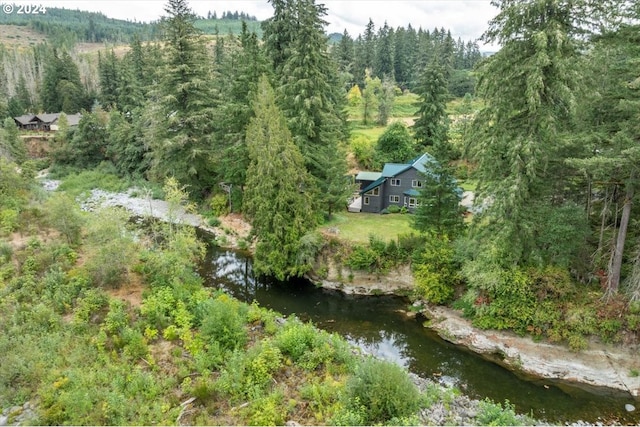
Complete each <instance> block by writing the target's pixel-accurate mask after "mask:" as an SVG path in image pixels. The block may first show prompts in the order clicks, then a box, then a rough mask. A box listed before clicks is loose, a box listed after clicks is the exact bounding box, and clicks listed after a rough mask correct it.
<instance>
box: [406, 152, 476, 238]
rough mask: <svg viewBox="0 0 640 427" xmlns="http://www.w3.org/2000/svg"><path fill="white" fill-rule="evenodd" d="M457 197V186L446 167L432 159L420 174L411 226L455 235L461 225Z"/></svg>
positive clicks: (459, 198)
mask: <svg viewBox="0 0 640 427" xmlns="http://www.w3.org/2000/svg"><path fill="white" fill-rule="evenodd" d="M460 200H461V194H460V189H459V187H458V184H457V182H456V180H455V178H454V177H453V175H451V173H450V171H449V168H448V167H446V166H445V165H442V164H441V163H440V162H438V161H436V160H434V161H433V162H431V163H430V164H429V168H428V170H426V171H425V173H423V174H422V188H421V189H420V190H419V195H418V207H417V208H416V210H415V212H414V216H413V227H414V228H416V229H417V230H418V231H421V232H430V233H433V234H435V235H437V236H440V237H443V236H447V237H448V238H449V239H452V238H455V237H458V235H460V233H461V232H462V230H463V229H464V222H463V213H464V208H463V207H461V206H460Z"/></svg>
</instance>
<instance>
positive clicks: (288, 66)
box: [267, 0, 351, 216]
mask: <svg viewBox="0 0 640 427" xmlns="http://www.w3.org/2000/svg"><path fill="white" fill-rule="evenodd" d="M288 6H289V7H288V10H287V11H286V13H285V12H283V13H284V14H285V16H288V17H292V18H293V19H292V21H291V22H289V26H290V27H291V28H290V29H288V30H287V34H290V35H293V36H294V37H293V39H292V40H291V42H290V44H289V45H286V46H280V47H281V48H284V51H283V52H273V50H272V49H268V50H267V53H268V54H270V55H275V56H272V57H273V58H280V59H282V60H283V62H282V68H281V69H280V70H278V69H276V79H277V81H278V82H279V88H278V89H279V91H278V95H279V96H278V101H279V105H280V107H281V109H282V110H283V112H284V114H285V116H286V117H287V120H288V124H289V129H290V130H291V133H292V134H293V137H294V141H295V143H296V145H297V146H298V147H299V149H300V151H301V152H302V155H303V157H304V159H305V166H306V169H307V171H308V172H309V173H310V174H311V175H312V176H313V177H314V186H315V188H316V189H317V190H318V191H317V192H318V198H317V203H316V204H315V207H316V209H317V210H318V211H320V210H325V211H326V213H327V214H328V215H329V216H331V213H332V212H333V211H334V210H335V209H336V208H338V207H342V206H343V205H344V204H346V201H347V197H348V195H349V192H350V190H351V189H350V187H349V186H348V185H347V183H348V181H347V178H346V172H347V168H346V156H345V154H344V153H343V152H342V150H340V149H339V142H340V141H341V140H343V139H345V138H346V117H345V112H344V106H345V103H346V97H345V96H344V93H343V91H342V88H341V84H340V81H339V78H338V74H337V67H336V65H335V63H334V62H333V61H332V60H331V57H330V56H329V53H328V41H327V37H326V35H325V33H324V26H325V25H326V22H325V21H324V19H323V17H324V16H325V15H326V8H325V7H324V6H322V5H317V4H316V3H315V1H314V0H295V1H293V0H291V1H290V2H289V5H288ZM273 19H274V22H279V21H281V17H280V16H278V11H277V9H276V15H275V16H274V18H273Z"/></svg>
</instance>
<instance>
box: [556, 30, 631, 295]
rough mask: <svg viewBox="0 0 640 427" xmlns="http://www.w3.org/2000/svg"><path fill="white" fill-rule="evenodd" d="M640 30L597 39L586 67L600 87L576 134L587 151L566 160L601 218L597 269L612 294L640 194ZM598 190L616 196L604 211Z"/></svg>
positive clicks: (582, 114)
mask: <svg viewBox="0 0 640 427" xmlns="http://www.w3.org/2000/svg"><path fill="white" fill-rule="evenodd" d="M639 31H640V26H637V25H628V26H623V27H622V28H620V29H618V30H617V31H610V32H607V33H605V34H604V35H603V36H601V37H598V38H597V39H596V41H595V44H594V48H593V49H592V50H591V51H590V52H589V54H588V60H587V61H586V64H587V65H586V66H585V68H586V69H587V70H588V71H589V77H588V80H587V82H588V83H587V84H588V86H589V87H595V88H598V90H597V91H590V92H589V93H587V94H586V96H585V97H584V98H583V103H582V108H581V109H580V115H579V120H580V121H579V123H580V125H581V126H580V129H581V130H582V131H581V132H580V133H577V134H578V135H579V137H578V138H579V139H580V140H581V142H582V144H583V145H584V148H585V149H584V150H583V152H582V156H580V157H577V156H576V157H577V158H572V159H569V160H568V161H567V164H568V165H570V166H573V167H577V168H578V169H579V170H580V171H582V173H583V174H584V176H586V177H587V180H586V182H585V184H586V190H587V191H586V192H585V193H586V196H587V203H586V206H587V214H588V215H591V216H599V217H600V218H599V220H597V223H599V224H600V230H598V234H599V235H600V239H599V243H598V248H597V249H596V251H595V257H594V265H593V268H594V270H604V271H606V280H605V284H606V288H607V292H608V293H610V294H614V293H616V292H617V291H618V289H619V287H620V284H621V281H622V278H623V276H622V270H623V261H624V260H625V259H627V258H630V256H629V253H630V252H631V251H629V250H627V249H625V247H628V243H627V241H628V235H629V231H630V230H631V229H630V228H629V226H630V225H631V224H632V223H633V217H632V212H633V210H632V207H633V205H634V204H635V203H637V202H638V199H639V198H640V197H639V196H640V195H639V194H638V193H639V191H640V167H639V165H640V125H639V124H638V111H640V72H639V71H638V68H637V64H638V63H639V62H640V48H638V46H640V36H639V34H640V32H639ZM603 69H604V70H606V72H602V70H603ZM573 154H574V155H575V154H580V152H579V151H574V152H573ZM596 191H598V192H600V193H602V194H611V195H612V197H611V198H607V197H605V198H604V201H603V202H602V201H601V202H602V204H603V206H602V209H598V210H597V211H596V210H595V209H593V206H594V205H595V204H596V203H597V202H594V200H593V199H594V197H593V193H595V192H596ZM609 199H611V200H609ZM614 203H615V204H618V205H620V206H622V209H621V210H620V212H618V211H617V210H616V209H611V208H610V206H611V205H612V204H614ZM594 219H595V218H594ZM594 222H596V221H594ZM605 228H611V229H613V230H614V233H612V237H611V240H610V242H606V241H604V240H605V239H604V235H605V230H604V229H605ZM638 247H640V244H638ZM632 276H633V275H632ZM636 277H640V276H636ZM636 280H637V279H636ZM639 286H640V283H635V284H634V285H633V288H634V289H640V287H639Z"/></svg>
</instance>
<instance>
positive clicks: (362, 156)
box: [351, 135, 375, 169]
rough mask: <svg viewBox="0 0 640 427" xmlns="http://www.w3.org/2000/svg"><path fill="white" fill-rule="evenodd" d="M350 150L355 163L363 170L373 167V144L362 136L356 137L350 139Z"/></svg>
mask: <svg viewBox="0 0 640 427" xmlns="http://www.w3.org/2000/svg"><path fill="white" fill-rule="evenodd" d="M351 150H353V155H354V157H355V158H356V161H357V162H358V163H359V164H360V165H361V166H362V167H363V168H365V169H371V168H372V167H373V166H374V161H373V157H374V154H375V143H374V142H373V141H372V140H371V139H369V138H367V137H366V136H364V135H357V136H354V137H353V138H352V139H351Z"/></svg>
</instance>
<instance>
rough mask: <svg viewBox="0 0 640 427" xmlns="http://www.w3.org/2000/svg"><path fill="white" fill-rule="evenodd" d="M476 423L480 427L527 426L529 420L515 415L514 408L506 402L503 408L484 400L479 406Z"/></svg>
mask: <svg viewBox="0 0 640 427" xmlns="http://www.w3.org/2000/svg"><path fill="white" fill-rule="evenodd" d="M476 422H477V423H478V425H481V426H522V425H527V424H529V423H530V420H526V419H523V417H520V416H518V415H516V412H515V407H514V406H513V405H512V404H510V403H509V401H508V400H507V401H505V403H504V408H503V407H502V405H500V404H499V403H493V402H491V401H490V400H488V399H485V400H483V401H481V402H480V404H479V413H478V416H477V418H476Z"/></svg>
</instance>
